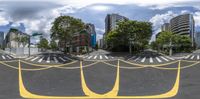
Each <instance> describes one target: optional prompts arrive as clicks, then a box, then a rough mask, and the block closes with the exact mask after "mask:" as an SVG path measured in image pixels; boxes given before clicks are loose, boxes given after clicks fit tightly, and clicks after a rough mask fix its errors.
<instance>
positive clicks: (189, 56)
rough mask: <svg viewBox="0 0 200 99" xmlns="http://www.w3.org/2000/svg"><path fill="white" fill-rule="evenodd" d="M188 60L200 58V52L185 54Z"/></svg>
mask: <svg viewBox="0 0 200 99" xmlns="http://www.w3.org/2000/svg"><path fill="white" fill-rule="evenodd" d="M184 59H186V60H200V55H199V54H190V55H187V56H185V58H184Z"/></svg>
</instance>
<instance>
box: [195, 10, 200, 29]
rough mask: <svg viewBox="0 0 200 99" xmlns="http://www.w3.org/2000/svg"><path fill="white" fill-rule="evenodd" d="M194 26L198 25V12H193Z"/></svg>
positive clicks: (199, 18)
mask: <svg viewBox="0 0 200 99" xmlns="http://www.w3.org/2000/svg"><path fill="white" fill-rule="evenodd" d="M194 20H195V26H199V27H200V12H195V13H194Z"/></svg>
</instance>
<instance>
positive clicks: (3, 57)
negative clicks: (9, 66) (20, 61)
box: [0, 55, 14, 60]
mask: <svg viewBox="0 0 200 99" xmlns="http://www.w3.org/2000/svg"><path fill="white" fill-rule="evenodd" d="M0 59H1V60H10V59H14V58H13V57H12V56H9V55H1V57H0Z"/></svg>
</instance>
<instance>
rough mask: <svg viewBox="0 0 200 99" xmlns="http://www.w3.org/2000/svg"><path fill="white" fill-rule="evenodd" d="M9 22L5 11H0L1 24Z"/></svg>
mask: <svg viewBox="0 0 200 99" xmlns="http://www.w3.org/2000/svg"><path fill="white" fill-rule="evenodd" d="M7 24H9V20H7V19H6V18H5V16H4V13H0V26H2V25H7Z"/></svg>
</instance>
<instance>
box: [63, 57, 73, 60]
mask: <svg viewBox="0 0 200 99" xmlns="http://www.w3.org/2000/svg"><path fill="white" fill-rule="evenodd" d="M64 58H66V59H68V60H70V61H71V60H73V59H71V58H69V57H67V56H64Z"/></svg>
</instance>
